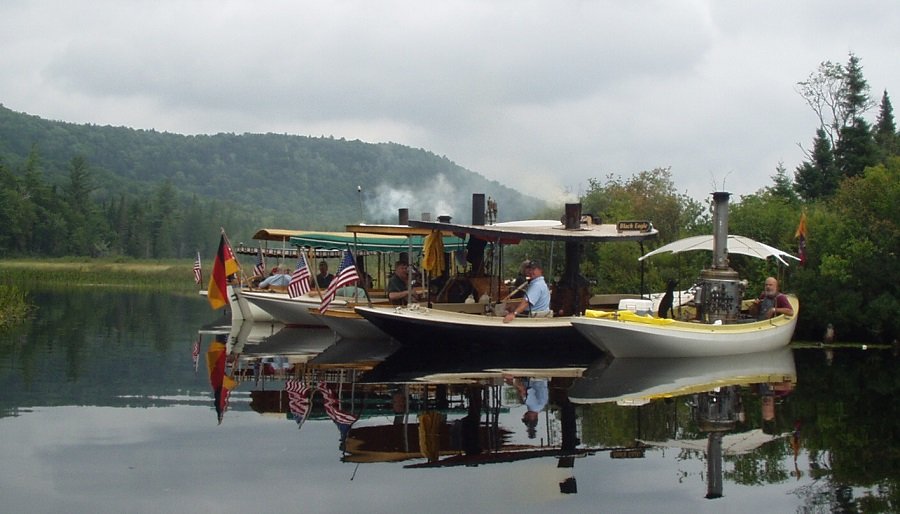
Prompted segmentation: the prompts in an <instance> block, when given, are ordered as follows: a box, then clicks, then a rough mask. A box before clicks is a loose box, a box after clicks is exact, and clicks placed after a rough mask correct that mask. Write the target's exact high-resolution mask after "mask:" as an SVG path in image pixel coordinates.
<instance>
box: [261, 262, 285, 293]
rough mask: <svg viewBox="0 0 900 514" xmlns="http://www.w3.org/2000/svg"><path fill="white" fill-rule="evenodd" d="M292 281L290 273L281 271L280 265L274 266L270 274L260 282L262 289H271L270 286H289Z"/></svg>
mask: <svg viewBox="0 0 900 514" xmlns="http://www.w3.org/2000/svg"><path fill="white" fill-rule="evenodd" d="M290 283H291V274H290V273H280V272H279V269H278V266H275V267H274V268H272V272H271V273H269V276H268V277H267V278H266V279H265V280H263V281H262V282H260V283H259V288H260V289H269V288H270V287H287V286H288V284H290Z"/></svg>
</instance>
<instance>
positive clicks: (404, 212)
mask: <svg viewBox="0 0 900 514" xmlns="http://www.w3.org/2000/svg"><path fill="white" fill-rule="evenodd" d="M398 218H399V219H398V223H399V224H400V225H409V209H400V212H399V213H398Z"/></svg>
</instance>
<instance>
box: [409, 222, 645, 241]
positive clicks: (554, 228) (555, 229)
mask: <svg viewBox="0 0 900 514" xmlns="http://www.w3.org/2000/svg"><path fill="white" fill-rule="evenodd" d="M409 225H410V226H411V227H413V228H420V229H428V230H442V231H444V232H445V233H446V232H449V233H453V234H457V235H461V234H471V235H472V236H474V237H476V238H478V239H482V240H485V241H489V242H493V241H500V242H501V243H504V244H515V243H518V242H519V241H521V240H523V239H524V240H537V241H565V242H577V243H601V242H611V241H644V240H646V239H653V238H655V237H657V236H658V235H659V231H658V230H656V229H655V228H653V227H652V225H649V224H647V229H646V230H620V228H621V227H619V225H618V224H586V223H582V224H581V225H580V226H579V227H578V228H574V229H567V228H566V226H565V225H563V224H562V223H560V222H559V221H555V220H529V221H512V222H505V223H497V224H494V225H465V224H459V223H442V222H431V221H414V220H410V221H409Z"/></svg>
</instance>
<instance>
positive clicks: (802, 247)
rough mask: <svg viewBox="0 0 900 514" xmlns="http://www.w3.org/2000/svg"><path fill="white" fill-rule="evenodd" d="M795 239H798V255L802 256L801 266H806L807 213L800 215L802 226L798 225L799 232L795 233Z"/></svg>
mask: <svg viewBox="0 0 900 514" xmlns="http://www.w3.org/2000/svg"><path fill="white" fill-rule="evenodd" d="M794 237H795V238H797V239H798V242H797V253H799V254H800V265H801V266H803V265H805V264H806V213H805V212H803V213H801V214H800V224H799V225H797V231H796V232H794Z"/></svg>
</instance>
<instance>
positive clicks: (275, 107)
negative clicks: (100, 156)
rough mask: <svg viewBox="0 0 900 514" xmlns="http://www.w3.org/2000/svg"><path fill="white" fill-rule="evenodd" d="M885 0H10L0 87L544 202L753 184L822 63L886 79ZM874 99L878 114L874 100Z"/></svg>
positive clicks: (888, 16) (890, 46)
mask: <svg viewBox="0 0 900 514" xmlns="http://www.w3.org/2000/svg"><path fill="white" fill-rule="evenodd" d="M898 23H900V6H896V5H895V4H894V3H891V2H875V1H870V2H862V3H854V4H845V3H843V2H831V3H830V4H829V6H823V5H822V3H821V2H813V1H803V2H791V3H788V4H785V3H783V2H775V1H769V2H754V3H752V4H744V3H739V2H705V1H681V2H667V1H656V2H639V3H621V2H606V1H598V2H575V1H572V2H553V3H527V4H523V3H521V2H513V1H506V2H488V3H485V2H437V3H435V2H431V3H424V4H423V3H420V2H404V1H399V0H398V1H394V2H377V3H371V2H362V1H353V0H350V1H342V2H326V3H320V4H315V3H296V2H288V1H281V2H268V3H265V4H262V6H261V5H259V4H254V3H249V2H248V3H242V2H232V3H220V2H189V3H186V2H154V1H149V0H148V1H131V2H117V1H111V0H107V1H105V2H90V3H88V2H80V1H75V2H63V1H59V2H30V1H24V0H23V1H17V2H4V4H3V5H2V6H0V43H2V44H3V48H4V52H3V54H2V55H0V65H2V66H3V69H4V70H5V73H4V74H3V76H2V77H0V102H3V104H4V105H6V106H7V107H9V108H11V109H14V110H19V111H25V112H28V113H31V114H37V115H40V116H43V117H47V118H50V119H62V120H66V121H73V122H79V123H96V124H111V125H125V126H131V127H135V128H155V129H157V130H165V131H170V132H178V133H186V134H192V133H217V132H237V133H241V132H279V133H281V132H285V133H295V134H303V135H314V136H316V135H334V136H336V137H346V138H348V139H362V140H365V141H371V142H382V141H392V142H397V143H401V144H406V145H409V146H413V147H421V148H425V149H427V150H430V151H432V152H434V153H436V154H438V155H446V156H448V157H449V158H450V159H452V160H454V161H456V162H457V163H459V164H461V165H463V166H465V167H467V168H469V169H472V170H473V171H476V172H478V173H480V174H482V175H485V176H486V177H488V178H490V179H494V180H498V181H500V182H502V183H504V184H507V185H510V186H512V187H516V188H518V189H520V190H523V191H525V192H527V193H531V194H536V195H540V196H543V197H545V198H557V197H559V195H560V194H561V193H562V192H564V191H568V192H570V193H571V192H576V193H577V192H578V191H579V190H581V189H583V188H584V187H585V186H586V183H587V179H588V178H592V177H593V178H601V177H603V176H605V175H606V174H608V173H617V174H621V175H623V176H629V175H631V174H632V173H636V172H638V171H641V170H644V169H650V168H654V167H658V166H671V167H672V172H673V175H674V177H675V180H676V186H677V187H678V188H679V189H680V190H686V191H687V192H689V194H691V195H692V196H694V197H695V198H701V197H703V196H705V194H706V193H708V192H709V191H710V190H711V188H712V187H713V181H715V182H716V183H717V184H721V182H722V181H724V182H725V186H726V188H727V189H730V190H732V191H733V192H736V193H740V194H746V193H750V192H753V191H756V190H757V189H759V188H761V187H764V186H766V185H768V184H770V177H771V176H772V175H774V173H775V167H776V166H777V165H778V163H779V162H780V161H783V162H784V164H785V166H786V167H787V169H788V170H789V171H791V170H793V168H794V167H795V166H796V165H797V164H799V163H800V162H801V161H802V159H803V155H802V152H801V151H800V149H799V148H798V146H797V143H805V144H808V142H809V141H811V139H812V137H813V135H814V131H815V123H816V121H815V119H814V117H813V116H812V113H811V112H809V110H808V108H807V107H806V106H805V104H804V103H803V101H802V99H801V98H800V97H799V96H798V95H797V94H796V92H795V91H794V85H795V83H796V82H797V81H799V80H803V79H804V78H806V76H807V75H808V74H809V73H810V72H811V71H813V70H814V69H815V68H816V67H817V66H818V63H819V62H821V61H823V60H835V61H841V62H843V61H845V60H846V57H847V53H848V52H850V51H853V52H854V53H856V54H857V55H858V56H859V57H860V58H861V59H862V64H863V66H864V73H865V75H866V78H867V79H868V80H869V83H870V85H871V86H872V92H873V94H874V95H876V96H880V94H881V91H882V90H884V89H888V91H889V92H890V90H891V89H892V88H893V86H894V85H896V84H898V83H900V71H898V68H897V66H896V56H895V53H896V52H895V51H894V49H896V48H897V47H898V46H900V45H898V43H900V35H898V33H897V31H896V30H895V27H896V26H897V25H898ZM873 116H874V113H873Z"/></svg>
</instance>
